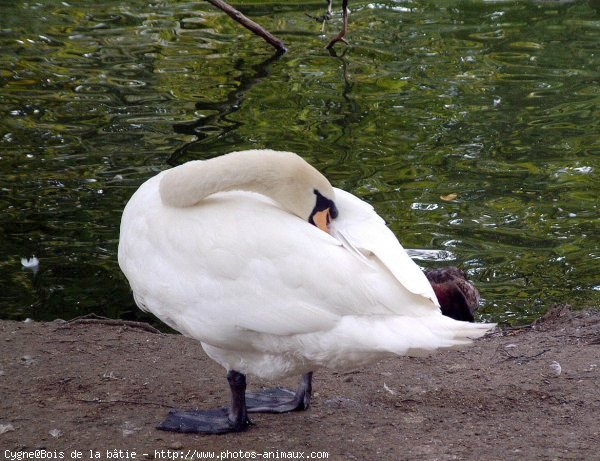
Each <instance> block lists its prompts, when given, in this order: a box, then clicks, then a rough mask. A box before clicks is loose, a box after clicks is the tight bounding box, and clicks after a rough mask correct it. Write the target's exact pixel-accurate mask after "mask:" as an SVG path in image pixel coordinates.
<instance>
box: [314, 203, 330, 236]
mask: <svg viewBox="0 0 600 461" xmlns="http://www.w3.org/2000/svg"><path fill="white" fill-rule="evenodd" d="M313 221H314V223H315V226H317V227H318V228H319V229H321V230H322V231H324V232H327V233H328V234H329V222H330V221H331V212H330V211H329V208H325V209H324V210H323V211H317V212H316V213H315V214H314V215H313Z"/></svg>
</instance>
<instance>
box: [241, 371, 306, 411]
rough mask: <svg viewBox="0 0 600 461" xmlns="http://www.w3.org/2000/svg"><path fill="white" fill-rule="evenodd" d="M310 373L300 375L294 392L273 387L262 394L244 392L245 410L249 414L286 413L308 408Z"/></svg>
mask: <svg viewBox="0 0 600 461" xmlns="http://www.w3.org/2000/svg"><path fill="white" fill-rule="evenodd" d="M311 394H312V373H306V374H305V375H302V379H301V381H300V385H299V386H298V390H297V391H296V392H294V391H292V390H290V389H284V388H283V387H275V388H273V389H267V390H264V391H262V392H246V408H247V411H248V412H249V413H287V412H289V411H302V410H306V409H308V407H309V406H310V397H311Z"/></svg>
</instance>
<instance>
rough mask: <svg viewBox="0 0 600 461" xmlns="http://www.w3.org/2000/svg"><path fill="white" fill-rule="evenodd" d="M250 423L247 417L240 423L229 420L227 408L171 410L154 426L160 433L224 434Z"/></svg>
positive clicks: (247, 425) (242, 429)
mask: <svg viewBox="0 0 600 461" xmlns="http://www.w3.org/2000/svg"><path fill="white" fill-rule="evenodd" d="M251 424H252V421H250V419H248V418H247V417H246V418H245V420H241V421H231V420H230V419H229V409H228V408H215V409H213V410H171V411H170V412H169V415H168V416H167V418H166V419H165V420H164V421H163V422H162V423H160V424H159V425H158V426H156V428H157V429H160V430H161V431H171V432H184V433H194V434H199V433H202V434H226V433H228V432H241V431H245V430H246V429H248V427H249V426H250V425H251Z"/></svg>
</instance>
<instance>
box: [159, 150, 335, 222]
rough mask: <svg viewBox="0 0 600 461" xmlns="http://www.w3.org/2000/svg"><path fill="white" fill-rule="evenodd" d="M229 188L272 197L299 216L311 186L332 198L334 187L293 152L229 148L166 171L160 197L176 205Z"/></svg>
mask: <svg viewBox="0 0 600 461" xmlns="http://www.w3.org/2000/svg"><path fill="white" fill-rule="evenodd" d="M231 190H245V191H251V192H258V193H259V194H263V195H266V196H268V197H271V198H272V199H273V200H275V201H277V202H279V203H280V204H281V205H282V206H283V207H284V208H286V209H288V210H289V211H291V212H292V213H294V214H297V215H298V216H300V217H302V218H303V219H307V218H308V217H309V216H310V213H311V212H312V210H313V208H314V205H315V198H316V197H315V191H316V190H318V191H319V193H321V194H323V195H325V196H329V197H328V198H331V200H333V188H332V187H331V184H329V182H328V181H327V179H326V178H325V177H324V176H323V175H321V173H319V172H318V171H317V170H316V169H314V168H313V167H312V166H310V165H309V164H308V163H306V162H305V161H304V160H303V159H302V158H301V157H299V156H297V155H296V154H293V153H290V152H276V151H271V150H254V151H243V152H232V153H230V154H227V155H223V156H221V157H215V158H213V159H210V160H206V161H191V162H188V163H185V164H183V165H180V166H178V167H175V168H172V169H171V170H169V171H167V172H166V173H165V174H164V175H163V178H162V179H161V182H160V196H161V199H162V201H163V203H164V204H165V205H167V206H172V207H179V208H182V207H189V206H194V205H196V204H197V203H198V202H200V201H201V200H202V199H204V198H205V197H208V196H209V195H211V194H214V193H217V192H225V191H231Z"/></svg>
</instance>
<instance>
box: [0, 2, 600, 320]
mask: <svg viewBox="0 0 600 461" xmlns="http://www.w3.org/2000/svg"><path fill="white" fill-rule="evenodd" d="M236 5H238V6H239V7H240V9H242V10H243V12H244V13H246V14H247V15H248V16H250V17H252V18H253V19H255V20H256V21H258V22H260V23H261V24H263V25H264V26H266V27H267V28H268V29H270V30H271V31H272V32H274V33H275V34H276V35H278V36H280V37H281V38H282V39H283V40H284V41H285V42H286V44H287V45H288V47H289V50H290V51H289V52H288V53H287V54H286V55H284V56H282V57H280V58H277V57H275V56H274V55H273V52H272V50H271V49H270V48H269V47H268V46H267V45H265V44H264V42H262V40H260V39H259V38H256V37H254V36H252V35H251V34H250V33H248V32H247V31H245V30H244V29H242V28H241V27H239V26H238V25H237V24H235V23H234V22H233V21H231V20H230V19H229V18H227V17H226V16H225V15H223V14H222V13H220V12H218V11H216V10H214V9H213V8H212V7H211V6H210V5H208V4H206V3H204V2H198V3H193V2H169V1H163V2H158V1H155V2H145V1H144V2H142V1H138V0H131V1H128V2H117V1H105V2H91V1H68V2H58V1H56V0H52V1H50V0H41V1H36V2H8V1H3V0H0V209H1V210H2V214H1V215H0V283H1V289H0V317H2V318H11V319H23V318H26V317H32V318H35V319H53V318H56V317H62V318H72V317H74V316H77V315H82V314H86V313H88V312H95V313H97V314H102V315H107V316H111V317H123V318H138V317H139V316H140V315H141V314H140V313H139V312H138V310H137V309H136V307H135V305H134V304H133V300H132V298H131V295H130V293H129V289H128V286H127V284H126V281H125V279H124V277H123V276H122V275H121V273H120V271H119V268H118V264H117V260H116V259H117V258H116V249H117V244H118V226H119V221H120V214H121V211H122V209H123V206H124V205H125V203H126V201H127V199H128V198H129V197H130V196H131V195H132V193H133V192H134V190H135V188H136V187H137V186H139V184H141V182H143V181H144V180H145V179H147V178H148V177H149V176H151V175H153V174H155V173H156V172H158V171H160V170H162V169H164V168H167V167H168V166H169V165H175V164H179V163H181V162H183V161H186V160H190V159H198V158H209V157H212V156H215V155H219V154H222V153H225V152H228V151H232V150H241V149H247V148H263V147H269V148H274V149H282V150H283V149H285V150H292V151H296V152H298V153H300V154H301V155H303V156H304V157H305V158H306V159H308V160H309V161H310V162H311V163H313V164H314V165H315V166H316V167H317V168H319V169H320V170H321V171H323V172H324V173H325V174H326V175H327V176H328V177H329V178H330V180H331V181H332V183H333V184H334V185H336V186H338V187H341V188H344V189H346V190H349V191H351V192H353V193H354V194H356V195H358V196H360V197H362V198H363V199H364V200H366V201H368V202H370V203H372V204H373V205H374V206H375V207H376V208H377V210H378V211H379V213H380V214H381V215H382V216H383V217H384V218H385V219H386V220H387V222H388V223H389V225H390V227H391V228H392V229H393V230H394V232H395V233H396V235H397V236H398V237H399V239H400V240H401V242H402V243H403V244H404V246H405V247H406V248H409V249H411V250H412V251H411V254H412V255H413V256H414V257H415V258H416V261H417V262H418V263H419V264H420V265H421V266H422V267H438V266H443V265H447V264H454V265H460V266H462V267H464V268H465V269H467V271H468V272H469V274H470V275H471V277H472V279H473V280H474V281H475V283H476V284H477V286H478V287H479V288H480V291H481V293H482V297H483V306H482V310H481V312H482V316H483V318H486V319H493V320H496V321H503V322H509V323H521V322H524V321H528V320H531V319H534V318H536V317H538V316H539V315H540V314H542V313H543V312H545V310H547V309H548V308H549V307H550V306H551V305H552V304H553V303H559V302H561V303H564V302H567V303H570V304H572V305H574V306H576V307H583V306H596V307H597V306H599V305H600V261H599V259H600V244H599V235H600V230H599V226H598V224H599V210H598V202H599V200H598V197H599V195H600V185H599V184H600V182H599V177H598V176H599V175H598V172H599V171H600V162H599V160H598V159H599V155H598V154H599V153H600V2H597V1H573V2H566V1H561V2H559V1H557V2H552V1H537V2H534V1H530V2H525V1H518V2H517V1H515V2H512V1H498V2H493V1H488V2H483V1H443V2H442V1H418V0H415V1H408V0H406V1H402V0H396V1H390V0H386V1H381V2H377V3H367V2H364V1H355V0H352V1H351V4H350V6H351V9H352V14H351V17H350V33H349V37H348V38H349V39H350V41H351V46H350V47H345V46H343V45H338V46H337V47H336V50H337V53H336V54H335V55H333V56H332V55H330V54H329V53H328V52H326V51H325V50H324V49H323V47H324V45H325V44H326V43H327V40H328V38H330V37H331V36H333V35H335V34H336V33H337V31H338V30H339V27H340V16H339V14H336V16H335V17H334V18H333V20H332V21H330V22H329V23H327V24H325V26H324V32H322V31H321V27H322V26H321V24H320V23H318V22H317V21H315V20H313V19H310V18H309V17H308V16H307V14H310V15H313V16H317V15H319V14H322V13H323V12H324V10H325V5H324V4H323V3H321V2H286V1H283V0H282V1H280V2H267V3H265V2H257V1H252V2H250V1H245V2H244V3H236ZM336 6H337V7H338V8H339V4H337V5H336ZM450 194H456V197H455V198H453V195H450ZM441 197H444V198H445V200H444V199H443V198H441ZM31 255H35V256H36V257H38V258H39V260H40V265H39V269H38V270H37V271H35V272H34V271H32V270H28V269H25V268H23V267H22V265H21V258H22V257H29V256H31Z"/></svg>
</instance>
